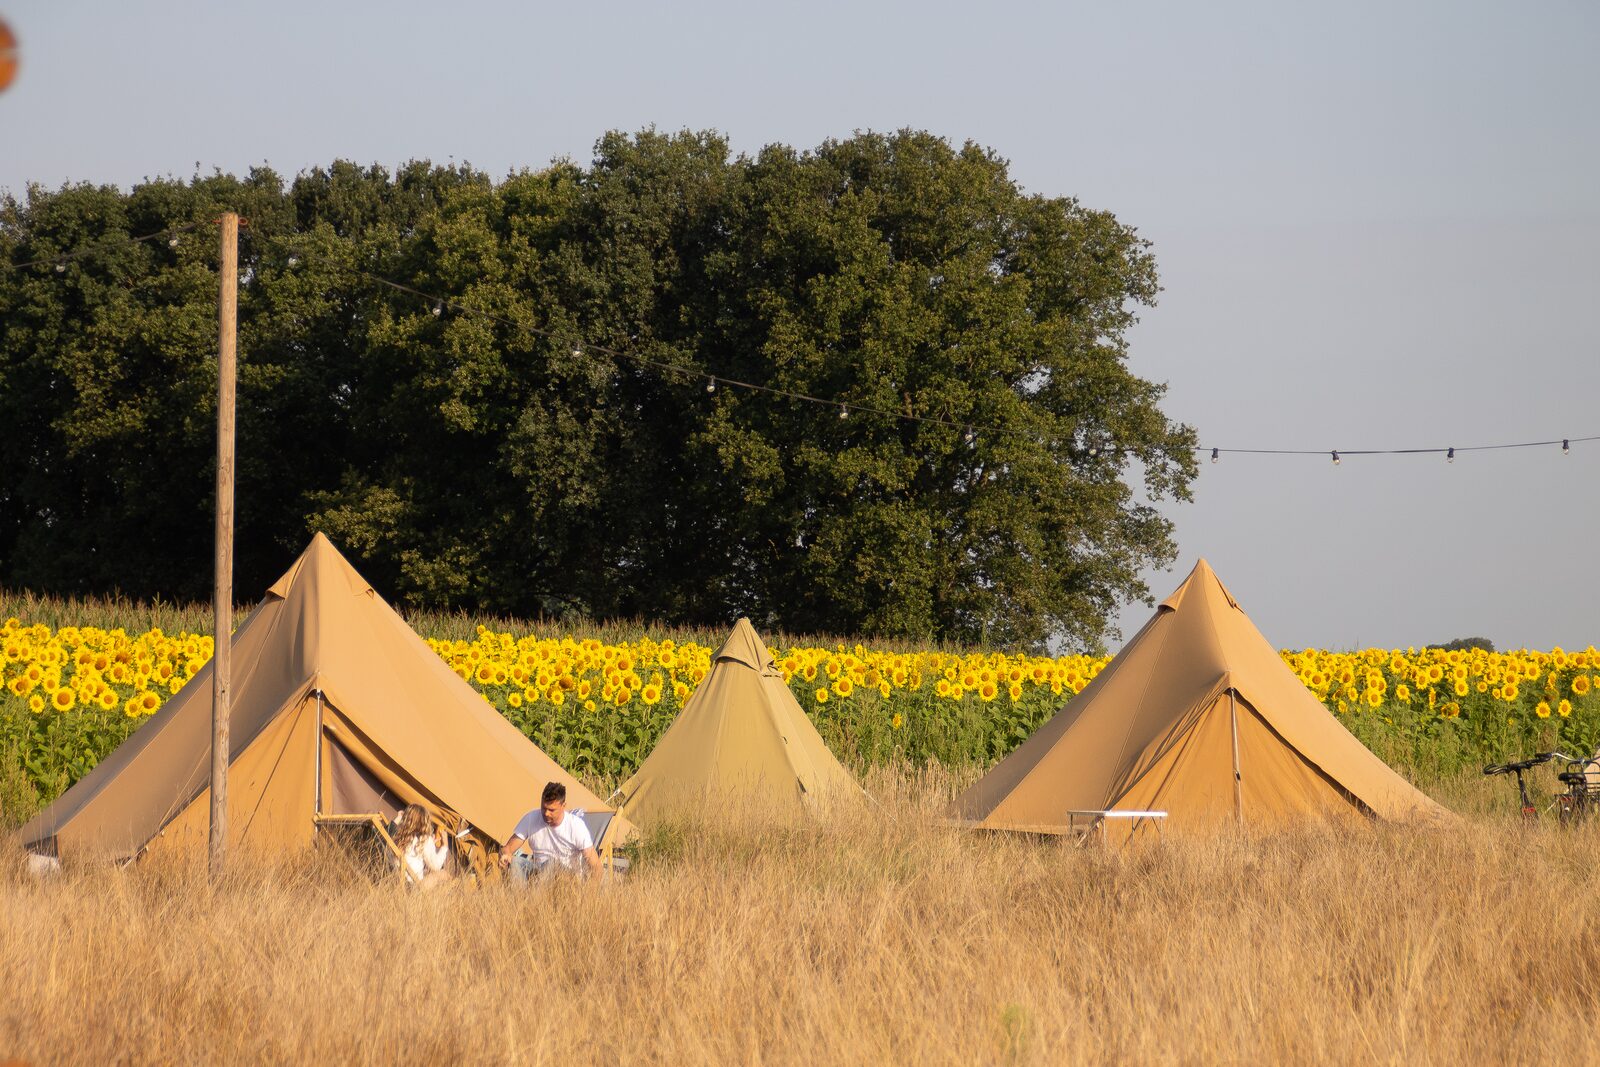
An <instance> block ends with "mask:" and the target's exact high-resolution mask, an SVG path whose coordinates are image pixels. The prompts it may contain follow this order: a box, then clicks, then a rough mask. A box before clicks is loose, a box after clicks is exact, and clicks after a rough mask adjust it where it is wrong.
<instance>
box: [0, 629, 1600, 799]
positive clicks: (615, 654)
mask: <svg viewBox="0 0 1600 1067" xmlns="http://www.w3.org/2000/svg"><path fill="white" fill-rule="evenodd" d="M428 645H429V647H430V648H432V649H433V651H434V652H435V653H437V654H438V655H439V656H440V657H441V658H442V659H443V660H444V661H445V662H446V663H447V664H448V665H449V666H450V667H451V669H452V670H454V671H455V672H456V673H457V674H458V675H460V676H461V678H462V679H464V680H465V681H466V682H467V683H468V684H469V685H471V686H472V687H473V688H475V689H476V690H477V691H478V692H479V693H481V694H482V695H483V697H484V699H485V700H487V701H488V702H489V703H490V704H492V705H494V707H495V708H496V709H497V710H499V712H500V713H501V714H503V715H505V716H506V718H507V719H509V720H510V721H511V722H512V723H514V724H515V725H516V726H517V727H518V728H519V729H520V730H521V731H522V732H523V733H524V734H526V735H527V736H528V737H530V738H531V739H533V741H534V742H535V743H537V744H538V745H539V746H540V747H541V748H543V749H544V750H545V751H546V752H548V753H549V754H550V755H551V756H552V757H554V758H555V759H556V760H557V761H558V762H560V763H562V764H563V765H565V766H567V767H568V768H569V769H571V770H572V771H573V772H574V773H576V774H579V775H582V776H584V777H586V778H589V779H590V780H592V781H596V782H616V781H620V780H621V779H622V778H623V777H625V776H626V775H627V774H629V773H630V772H631V771H632V770H633V769H634V768H635V767H637V766H638V764H639V763H640V761H641V760H643V758H644V757H645V756H646V755H647V754H648V753H649V751H650V749H651V747H652V746H653V745H654V744H655V742H656V740H657V739H658V738H660V736H661V734H662V733H663V732H665V730H666V729H667V727H668V726H669V725H670V724H671V723H672V720H673V718H674V717H675V716H676V715H677V713H678V711H679V709H680V708H681V707H682V706H683V704H684V702H685V701H686V700H687V699H688V698H689V695H690V694H691V693H692V692H693V691H694V688H695V686H696V685H698V684H699V682H700V681H701V679H702V678H704V677H705V675H706V672H707V671H708V670H709V669H710V659H711V653H712V652H713V651H714V648H713V646H711V645H707V644H701V643H697V642H696V641H693V640H683V641H681V642H679V641H674V640H673V639H671V638H666V637H662V638H656V637H651V636H640V637H636V638H631V639H624V638H619V637H613V638H612V639H610V640H602V639H600V638H596V637H587V638H584V637H576V636H562V637H553V636H541V635H537V634H531V633H517V632H513V631H510V630H501V629H493V628H490V627H487V626H478V627H477V628H476V635H475V636H471V637H463V638H460V639H452V638H449V637H444V638H429V639H428ZM771 651H772V654H773V658H774V660H775V661H776V663H777V664H778V667H779V669H780V670H781V671H782V672H783V676H784V679H785V680H786V681H787V682H788V684H789V686H790V688H791V689H792V691H793V692H794V694H795V696H796V698H797V699H798V700H799V702H800V704H801V706H802V707H804V708H805V710H806V712H807V713H808V714H809V715H810V716H811V717H812V721H813V722H815V723H816V725H817V728H818V730H819V731H820V732H821V733H822V736H823V737H824V739H826V740H827V742H828V744H829V745H830V746H831V747H832V748H833V749H834V750H835V751H836V752H838V753H839V754H840V756H841V757H842V758H844V759H845V760H846V762H847V763H848V762H855V763H857V764H863V765H864V764H873V763H882V762H886V761H890V760H899V759H905V760H910V761H912V762H914V763H921V762H926V761H930V760H937V761H939V762H942V763H944V764H946V765H972V764H979V765H987V764H990V763H993V762H994V761H995V760H997V759H999V758H1000V757H1002V756H1004V755H1005V754H1006V753H1007V752H1009V751H1010V750H1011V749H1012V748H1014V747H1015V746H1016V745H1017V744H1018V743H1019V742H1021V741H1022V740H1023V739H1024V738H1026V737H1027V736H1028V735H1029V734H1030V733H1032V732H1033V731H1034V730H1035V729H1037V728H1038V727H1039V726H1040V725H1041V724H1043V723H1044V722H1045V721H1046V720H1048V719H1049V718H1050V717H1051V716H1052V715H1053V714H1055V712H1056V711H1057V710H1058V709H1059V708H1060V707H1061V706H1062V705H1063V704H1064V703H1065V702H1066V701H1068V700H1070V699H1071V698H1072V697H1073V696H1074V695H1076V694H1077V693H1078V692H1080V691H1081V690H1082V689H1083V688H1084V687H1085V686H1086V685H1088V684H1089V682H1090V681H1091V680H1092V679H1093V678H1094V677H1095V675H1097V674H1098V673H1099V672H1100V671H1101V670H1102V669H1104V667H1105V666H1106V664H1107V663H1109V662H1110V659H1109V658H1107V657H1093V656H1080V655H1069V656H1058V657H1048V656H1028V655H1012V654H1007V653H1002V652H956V651H940V650H923V651H917V650H911V651H906V650H900V651H893V650H882V649H871V648H865V647H863V646H862V645H859V644H855V645H845V644H834V645H832V646H831V647H824V646H821V645H815V646H813V645H801V646H796V647H787V648H774V649H772V650H771ZM211 653H212V639H211V637H210V636H209V635H208V634H204V633H194V632H187V631H185V632H178V633H173V634H168V633H166V632H164V631H163V630H161V629H157V628H153V629H150V630H147V631H144V632H140V633H129V632H127V631H126V630H123V629H121V628H109V629H103V628H100V627H94V626H62V627H60V628H58V629H51V628H50V627H49V626H47V625H45V624H43V623H34V624H25V623H23V622H22V621H21V620H19V619H17V618H14V617H13V618H9V619H7V620H5V622H4V624H3V625H0V784H4V782H5V777H4V776H6V775H10V776H11V779H12V781H11V785H10V787H9V788H10V790H11V791H12V792H14V791H15V789H16V787H17V785H18V783H17V782H15V781H14V779H15V778H17V777H18V776H21V777H22V778H25V780H26V784H27V787H28V791H29V792H31V793H32V794H33V797H32V798H30V799H32V800H33V801H34V802H35V803H44V802H48V801H49V800H50V799H53V798H54V797H55V796H57V795H59V794H60V793H61V792H62V791H63V790H65V789H66V788H67V787H68V786H70V785H71V784H72V783H73V782H75V781H76V780H77V779H78V778H80V777H82V776H83V775H84V774H85V773H87V772H88V771H89V769H90V768H92V767H93V766H94V765H95V764H96V763H97V762H98V761H99V760H100V759H102V758H104V757H105V755H106V754H107V753H108V752H110V751H111V750H112V749H113V748H115V747H116V746H117V745H118V744H120V743H121V742H122V741H123V740H124V739H126V738H127V737H128V736H129V735H130V734H131V733H132V732H133V731H134V730H136V729H138V728H139V726H140V724H142V723H143V722H145V721H146V720H147V719H149V718H150V717H151V716H152V715H154V714H155V713H156V712H157V711H159V710H160V708H161V706H162V704H163V703H164V702H165V701H166V700H167V699H168V698H169V697H171V696H172V695H173V694H174V693H176V692H177V691H178V690H179V689H181V688H182V687H183V686H184V684H185V683H187V682H188V681H189V680H190V679H191V678H193V677H194V676H195V675H196V674H197V673H199V671H200V670H201V668H203V667H204V666H205V664H206V662H207V661H208V660H209V659H210V657H211ZM1281 655H1282V657H1283V660H1284V662H1285V663H1286V664H1287V665H1288V666H1289V668H1290V669H1291V670H1292V671H1294V672H1295V674H1296V675H1297V676H1298V677H1299V678H1300V680H1301V681H1302V682H1303V683H1304V684H1305V686H1306V687H1307V689H1308V690H1310V691H1311V692H1312V693H1313V694H1314V695H1315V696H1316V697H1317V698H1318V699H1319V700H1321V701H1322V702H1323V704H1324V705H1326V706H1327V708H1328V709H1329V711H1331V712H1332V713H1333V714H1334V715H1336V716H1337V717H1338V718H1339V719H1340V721H1341V722H1343V723H1344V725H1345V726H1346V727H1348V728H1349V729H1350V730H1351V731H1352V732H1353V733H1354V734H1355V735H1356V736H1357V737H1359V738H1360V739H1361V740H1362V741H1363V742H1364V743H1366V744H1367V745H1368V746H1369V747H1371V748H1372V749H1373V750H1374V751H1376V752H1377V753H1378V754H1379V755H1380V756H1382V757H1383V758H1385V759H1386V760H1388V761H1389V762H1391V763H1393V764H1395V765H1398V766H1401V767H1403V768H1405V769H1406V770H1408V771H1409V772H1410V773H1411V774H1412V776H1413V777H1415V778H1418V779H1421V780H1428V779H1432V778H1436V777H1440V776H1444V775H1449V774H1453V773H1456V772H1458V771H1460V770H1462V769H1463V768H1466V767H1470V766H1473V765H1476V764H1479V763H1484V762H1489V761H1494V760H1499V759H1503V758H1506V757H1508V756H1512V755H1516V754H1519V753H1529V752H1532V751H1534V750H1540V749H1550V748H1563V749H1566V750H1568V751H1585V752H1587V751H1592V750H1593V748H1594V745H1595V743H1596V740H1597V739H1600V652H1596V650H1595V649H1594V648H1593V647H1592V646H1591V647H1589V648H1586V649H1583V650H1582V651H1577V652H1568V651H1565V650H1563V649H1560V648H1556V649H1552V650H1551V651H1549V652H1542V651H1530V650H1519V651H1515V652H1503V653H1501V652H1489V651H1484V650H1458V651H1445V650H1441V649H1399V650H1391V649H1365V650H1362V651H1355V652H1338V651H1328V650H1320V649H1306V650H1302V651H1285V652H1283V653H1281ZM4 800H5V796H4V795H0V801H4ZM9 804H10V806H12V807H15V806H16V804H17V801H16V800H15V799H14V798H13V799H11V800H10V801H9Z"/></svg>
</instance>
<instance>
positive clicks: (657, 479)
mask: <svg viewBox="0 0 1600 1067" xmlns="http://www.w3.org/2000/svg"><path fill="white" fill-rule="evenodd" d="M229 208H231V209H234V210H238V211H240V212H242V213H243V214H244V215H245V216H246V217H247V218H248V220H249V225H248V227H247V229H246V236H245V239H244V241H243V244H242V248H241V268H242V279H241V293H240V354H241V358H240V367H241V370H240V376H241V379H240V430H239V444H240V475H239V482H240V485H239V556H238V558H239V576H238V586H239V588H242V589H254V588H259V587H260V586H261V585H262V584H264V582H265V581H267V580H268V579H269V578H270V576H271V575H272V574H273V573H274V572H275V570H276V569H277V568H279V567H281V566H282V564H283V562H284V560H285V559H286V557H287V556H288V554H289V553H291V552H293V551H294V550H295V549H296V548H298V546H299V545H300V544H301V543H303V541H304V539H305V537H306V535H307V533H308V532H309V531H310V530H311V529H323V530H326V531H327V532H328V533H329V534H330V535H331V536H333V537H334V539H335V540H336V541H337V542H339V543H340V544H342V545H343V546H344V547H345V548H346V549H347V550H348V551H350V552H351V553H352V554H353V555H354V556H355V557H356V558H357V559H358V560H359V561H360V563H361V565H362V566H363V567H364V568H365V569H366V570H367V572H368V573H369V575H370V576H371V577H372V578H373V580H374V582H375V583H376V584H378V585H379V586H380V587H381V588H382V589H384V590H385V592H386V593H388V594H390V595H391V596H394V597H395V598H397V599H400V600H403V601H410V602H414V603H418V604H427V605H433V606H454V607H461V608H465V609H469V610H494V611H503V612H516V613H533V612H540V613H552V614H563V613H578V614H592V615H615V614H627V615H641V616H646V617H652V618H660V619H663V620H669V621H684V622H702V623H712V624H719V623H724V622H726V621H728V620H729V619H730V618H731V617H732V616H734V615H736V614H739V613H745V614H750V615H752V616H753V617H755V618H756V619H757V620H759V621H760V622H761V623H763V624H766V625H779V626H783V627H785V628H788V629H791V630H806V631H830V632H837V633H863V634H884V635H902V636H916V637H950V638H958V639H963V640H972V639H979V640H988V641H991V642H996V643H1006V644H1021V645H1040V644H1043V643H1045V642H1046V641H1048V640H1051V639H1060V640H1065V641H1066V642H1067V643H1069V644H1071V645H1077V646H1094V645H1096V644H1097V643H1099V641H1100V640H1101V639H1102V637H1103V636H1104V634H1105V632H1106V627H1107V620H1108V619H1109V618H1110V617H1111V615H1112V613H1113V611H1114V609H1115V607H1116V606H1117V604H1118V603H1119V602H1121V601H1124V600H1127V599H1131V598H1136V597H1141V596H1145V595H1146V590H1145V589H1144V587H1143V585H1142V584H1141V583H1140V581H1139V577H1138V575H1139V573H1140V571H1141V570H1142V569H1144V568H1146V567H1149V566H1152V565H1162V564H1165V563H1167V562H1170V560H1171V559H1172V557H1173V555H1174V547H1173V544H1172V540H1171V527H1170V525H1169V524H1168V523H1167V522H1166V521H1165V520H1164V519H1162V518H1161V517H1160V516H1159V514H1157V513H1156V511H1154V510H1153V508H1152V506H1151V504H1150V501H1151V500H1154V499H1159V498H1161V497H1163V496H1172V497H1177V498H1180V499H1181V498H1186V497H1187V494H1188V487H1189V484H1190V481H1191V479H1192V478H1193V476H1194V456H1193V445H1194V435H1193V433H1192V431H1190V430H1189V429H1188V428H1187V427H1183V426H1179V425H1175V424H1173V423H1172V422H1171V421H1170V420H1168V419H1167V418H1166V417H1165V416H1164V415H1163V414H1162V413H1161V411H1160V408H1159V402H1160V399H1161V394H1162V389H1161V387H1160V386H1159V385H1156V384H1153V383H1150V382H1147V381H1144V380H1142V379H1140V378H1139V377H1137V376H1136V375H1134V374H1133V373H1131V372H1130V370H1129V369H1128V366H1127V355H1128V353H1127V344H1126V334H1127V331H1128V328H1129V326H1130V325H1131V324H1132V323H1133V321H1134V316H1135V314H1136V312H1137V310H1138V308H1139V307H1140V306H1141V305H1148V304H1149V303H1151V302H1152V301H1153V300H1154V298H1155V294H1156V292H1157V284H1156V276H1155V266H1154V261H1153V259H1152V257H1151V254H1150V250H1149V248H1148V246H1147V245H1146V243H1145V242H1144V241H1142V240H1141V239H1140V238H1139V237H1138V235H1137V234H1136V233H1135V232H1133V231H1132V230H1131V229H1129V228H1128V227H1126V226H1124V225H1122V224H1121V223H1119V222H1118V221H1117V220H1116V219H1115V218H1113V217H1112V216H1110V215H1108V214H1106V213H1104V212H1098V211H1093V210H1088V209H1085V208H1083V207H1081V206H1080V205H1078V204H1077V203H1076V202H1075V201H1072V200H1070V199H1064V198H1051V197H1042V196H1036V195H1029V194H1027V193H1025V192H1024V191H1022V190H1021V189H1019V188H1018V186H1017V185H1016V183H1015V182H1014V181H1012V180H1011V178H1010V176H1009V174H1008V170H1007V166H1006V164H1005V162H1004V160H1002V159H1000V158H998V157H996V156H995V155H994V154H993V153H991V152H988V151H985V150H983V149H981V148H979V147H976V146H973V145H967V146H964V147H960V148H957V147H954V146H952V145H951V144H949V143H948V142H946V141H944V140H942V139H940V138H937V137H934V136H931V135H929V134H925V133H917V132H910V131H906V132H901V133H898V134H892V135H880V134H858V135H857V136H855V137H852V138H850V139H848V140H844V141H836V142H834V141H830V142H827V143H825V144H823V145H821V146H819V147H818V148H816V149H815V150H811V151H804V152H802V151H796V150H794V149H790V148H786V147H781V146H773V147H769V148H767V149H765V150H763V151H762V152H760V153H759V154H757V155H755V156H753V157H747V156H735V155H733V154H732V153H731V152H730V151H729V148H728V145H727V144H726V142H725V141H724V140H723V139H722V138H721V137H719V136H717V135H715V134H690V133H683V134H676V135H666V134H661V133H657V132H655V131H646V132H643V133H640V134H637V135H632V136H629V135H623V134H608V135H607V136H606V137H604V138H602V139H601V141H600V142H599V144H598V145H597V148H596V153H595V157H594V159H593V161H592V162H591V164H590V165H589V166H587V167H584V166H579V165H577V164H574V163H569V162H562V163H558V164H556V165H553V166H551V167H549V168H547V169H544V170H540V171H536V172H524V173H519V174H514V175H511V176H509V177H507V178H506V179H504V180H502V181H500V182H498V183H496V182H494V181H491V180H490V179H489V178H488V177H487V176H485V175H483V174H481V173H478V172H475V171H473V170H471V169H470V168H466V167H460V168H455V167H452V168H441V167H434V166H430V165H428V164H424V163H413V164H409V165H407V166H405V167H402V168H400V169H399V170H398V171H396V172H395V173H393V174H390V173H388V172H387V171H385V170H383V169H382V168H376V167H371V168H363V167H358V166H354V165H351V164H345V163H339V164H335V165H334V166H332V167H330V168H328V169H327V170H315V171H311V172H307V173H305V174H302V175H300V176H298V177H297V178H296V179H294V180H293V181H292V182H290V183H288V184H287V185H286V184H285V183H284V182H283V181H282V180H281V179H279V178H278V177H277V176H276V175H274V174H272V173H271V172H270V171H266V170H258V171H253V172H251V173H250V174H249V175H247V176H246V177H245V178H243V179H235V178H232V177H229V176H226V175H215V176H211V177H203V178H196V179H194V180H193V181H190V182H178V181H156V182H148V183H145V184H143V185H140V186H138V187H136V188H135V189H133V190H132V191H131V192H128V193H122V192H120V191H118V190H116V189H110V188H100V187H91V186H69V187H66V188H63V189H60V190H55V191H50V190H44V189H39V188H33V189H30V190H29V192H28V195H27V197H26V199H25V200H23V201H20V202H19V201H14V200H13V201H7V202H5V203H3V204H0V264H4V263H11V264H17V263H24V262H29V261H34V260H43V261H44V262H43V264H41V265H38V266H31V267H25V268H20V269H17V268H8V267H6V266H4V265H0V421H3V424H4V425H6V426H7V427H8V429H9V431H10V433H9V435H8V440H7V443H6V454H7V457H8V458H7V461H6V463H5V465H4V467H3V472H4V473H3V476H0V581H4V582H7V583H11V584H20V585H27V586H31V587H36V588H41V589H50V590H56V591H62V592H68V591H70V592H96V591H98V592H104V591H108V590H113V589H116V590H121V591H123V592H127V593H132V594H136V595H145V596H148V595H152V594H156V593H160V594H163V595H167V596H203V595H204V593H205V588H206V582H207V581H208V575H209V568H208V561H209V551H210V546H209V539H210V523H209V509H210V505H211V484H212V477H213V475H212V460H211V448H212V446H211V432H212V431H211V426H212V419H213V417H214V411H215V406H214V405H215V401H214V389H215V357H214V351H215V341H214V330H215V292H216V279H215V253H214V248H213V247H212V245H213V244H214V236H213V231H211V230H210V229H209V227H208V225H207V224H208V222H209V220H210V219H213V218H215V216H216V214H217V212H219V211H221V210H224V209H229ZM182 224H194V225H195V229H194V230H192V231H189V232H187V233H185V234H184V235H182V237H181V238H180V239H179V240H178V242H177V244H176V246H175V247H170V246H169V245H168V243H167V242H166V241H165V240H164V239H163V240H159V241H153V242H137V243H130V242H129V241H127V240H125V238H127V237H130V236H137V235H140V234H144V233H149V232H153V231H156V230H160V229H163V228H165V227H168V226H173V225H182ZM64 255H72V256H75V258H73V259H71V260H70V261H68V262H67V263H66V264H65V269H64V270H59V271H58V270H56V269H55V262H54V260H53V259H52V257H59V256H64ZM390 283H393V284H390ZM419 293H421V294H427V295H426V297H423V296H419V295H418V294H419ZM704 375H714V376H716V377H717V378H718V379H719V380H721V381H723V382H724V384H723V386H722V387H720V388H717V389H715V390H714V391H709V392H708V391H707V389H706V379H705V377H704ZM732 382H745V383H751V384H755V385H759V386H762V387H764V390H765V391H763V390H748V389H743V388H737V387H735V386H734V385H732V384H730V383H732ZM788 394H805V395H810V396H815V397H820V398H824V399H825V400H827V401H828V402H829V403H828V404H827V405H819V404H816V403H812V402H808V401H805V400H799V399H795V398H794V397H793V396H791V395H788ZM833 404H843V405H845V406H846V407H845V409H844V410H845V412H846V417H844V418H840V417H839V416H840V409H839V408H837V407H834V406H832V405H833ZM1141 479H1142V485H1139V484H1135V483H1136V482H1137V481H1139V480H1141Z"/></svg>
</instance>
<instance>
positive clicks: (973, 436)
mask: <svg viewBox="0 0 1600 1067" xmlns="http://www.w3.org/2000/svg"><path fill="white" fill-rule="evenodd" d="M977 439H978V435H977V433H976V432H974V431H973V429H972V427H971V426H968V427H967V432H966V433H964V434H962V435H961V440H962V442H963V443H965V444H969V445H970V444H972V442H974V441H976V440H977Z"/></svg>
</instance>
